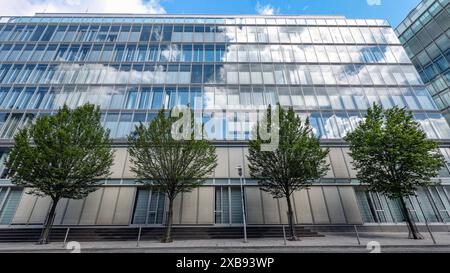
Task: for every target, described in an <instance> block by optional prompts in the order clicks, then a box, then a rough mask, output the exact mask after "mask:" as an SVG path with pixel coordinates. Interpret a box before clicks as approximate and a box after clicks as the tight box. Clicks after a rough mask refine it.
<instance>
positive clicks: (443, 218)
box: [436, 186, 450, 223]
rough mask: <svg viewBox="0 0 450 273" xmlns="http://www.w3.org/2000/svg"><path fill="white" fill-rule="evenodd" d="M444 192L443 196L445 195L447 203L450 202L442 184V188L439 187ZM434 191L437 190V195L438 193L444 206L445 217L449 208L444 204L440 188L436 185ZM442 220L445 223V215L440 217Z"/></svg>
mask: <svg viewBox="0 0 450 273" xmlns="http://www.w3.org/2000/svg"><path fill="white" fill-rule="evenodd" d="M441 190H442V191H443V192H444V193H443V194H444V195H445V197H447V203H450V202H449V199H448V196H447V194H446V192H445V189H444V187H443V186H442V189H441ZM436 192H437V195H438V198H439V199H440V200H441V202H442V206H443V207H444V211H445V213H447V217H450V208H448V207H447V206H446V205H445V203H446V202H445V199H444V198H443V197H442V193H441V192H440V190H439V188H438V187H436ZM442 220H443V222H444V223H446V220H445V217H442Z"/></svg>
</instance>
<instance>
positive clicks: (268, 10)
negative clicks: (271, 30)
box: [255, 2, 280, 15]
mask: <svg viewBox="0 0 450 273" xmlns="http://www.w3.org/2000/svg"><path fill="white" fill-rule="evenodd" d="M255 9H256V12H257V13H258V14H261V15H274V14H277V13H279V12H280V9H279V8H275V7H274V6H272V5H270V4H267V5H261V3H259V2H256V7H255Z"/></svg>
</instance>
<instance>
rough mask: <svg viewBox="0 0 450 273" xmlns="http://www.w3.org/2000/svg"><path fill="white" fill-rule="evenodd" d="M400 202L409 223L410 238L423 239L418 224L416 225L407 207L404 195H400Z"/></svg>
mask: <svg viewBox="0 0 450 273" xmlns="http://www.w3.org/2000/svg"><path fill="white" fill-rule="evenodd" d="M400 204H401V206H402V210H403V214H404V215H405V217H406V223H407V224H408V229H409V236H410V238H411V239H415V240H418V239H423V236H422V234H420V233H419V231H418V230H417V227H416V225H414V223H413V220H412V218H411V214H410V213H409V210H408V208H407V207H406V202H405V200H404V199H403V198H402V197H400Z"/></svg>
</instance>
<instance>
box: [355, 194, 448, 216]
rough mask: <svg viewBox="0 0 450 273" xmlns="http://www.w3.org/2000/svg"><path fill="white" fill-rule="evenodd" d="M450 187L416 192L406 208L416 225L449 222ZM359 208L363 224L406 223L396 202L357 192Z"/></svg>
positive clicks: (380, 196)
mask: <svg viewBox="0 0 450 273" xmlns="http://www.w3.org/2000/svg"><path fill="white" fill-rule="evenodd" d="M449 190H450V186H436V187H429V188H419V189H418V190H417V193H416V196H412V197H410V198H408V199H407V200H405V201H406V204H407V206H408V208H409V210H410V212H411V215H412V218H413V219H414V221H416V222H419V223H425V222H426V221H428V222H431V223H433V222H443V223H448V222H450V199H449V195H448V193H449ZM356 196H357V201H358V206H359V209H360V211H361V216H362V218H363V221H364V222H366V223H398V222H403V221H405V220H404V219H405V217H404V215H403V212H402V211H401V207H400V203H399V200H395V199H390V198H387V197H386V196H384V195H382V194H379V193H373V192H368V191H366V190H365V188H363V187H358V188H356Z"/></svg>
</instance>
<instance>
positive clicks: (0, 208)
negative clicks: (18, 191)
mask: <svg viewBox="0 0 450 273" xmlns="http://www.w3.org/2000/svg"><path fill="white" fill-rule="evenodd" d="M10 193H11V187H8V189H7V190H6V193H5V197H4V198H3V200H1V201H0V221H1V220H2V218H3V215H2V214H3V212H4V206H5V204H6V200H7V199H8V197H9V195H10Z"/></svg>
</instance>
